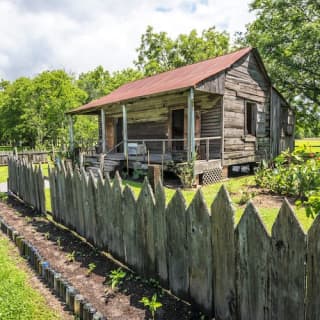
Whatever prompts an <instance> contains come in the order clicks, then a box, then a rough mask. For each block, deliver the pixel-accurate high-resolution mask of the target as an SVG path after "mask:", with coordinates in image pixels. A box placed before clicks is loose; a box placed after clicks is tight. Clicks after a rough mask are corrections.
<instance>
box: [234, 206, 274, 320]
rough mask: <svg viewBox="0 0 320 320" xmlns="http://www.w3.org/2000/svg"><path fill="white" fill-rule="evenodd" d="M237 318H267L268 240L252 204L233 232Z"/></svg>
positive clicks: (269, 256)
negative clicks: (234, 241)
mask: <svg viewBox="0 0 320 320" xmlns="http://www.w3.org/2000/svg"><path fill="white" fill-rule="evenodd" d="M235 240H236V261H237V263H236V265H237V306H238V312H239V315H238V316H239V319H246V320H256V319H259V320H269V319H271V318H270V258H271V239H270V236H269V235H268V232H267V230H266V228H265V226H264V224H263V222H262V220H261V218H260V216H259V214H258V212H257V211H256V209H255V207H254V206H253V204H252V203H249V204H248V205H247V207H246V209H245V212H244V214H243V215H242V217H241V219H240V222H239V224H238V226H237V228H236V232H235Z"/></svg>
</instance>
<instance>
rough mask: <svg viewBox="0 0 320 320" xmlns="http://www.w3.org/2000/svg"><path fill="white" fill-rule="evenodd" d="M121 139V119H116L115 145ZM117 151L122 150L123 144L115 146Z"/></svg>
mask: <svg viewBox="0 0 320 320" xmlns="http://www.w3.org/2000/svg"><path fill="white" fill-rule="evenodd" d="M122 140H123V119H122V118H118V119H116V145H117V144H119V143H120V142H121V141H122ZM116 151H117V152H123V144H121V145H120V146H118V147H117V148H116Z"/></svg>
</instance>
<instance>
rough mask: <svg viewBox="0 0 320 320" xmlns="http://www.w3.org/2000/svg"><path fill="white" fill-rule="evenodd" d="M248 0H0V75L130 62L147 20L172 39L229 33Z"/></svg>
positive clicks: (237, 26) (242, 18)
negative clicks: (211, 31) (212, 29)
mask: <svg viewBox="0 0 320 320" xmlns="http://www.w3.org/2000/svg"><path fill="white" fill-rule="evenodd" d="M249 2H250V0H223V1H221V0H161V1H159V0H158V1H156V0H114V1H111V0H0V79H1V78H3V79H6V80H14V79H16V78H18V77H21V76H27V77H33V76H35V75H36V74H37V73H39V72H42V71H44V70H52V69H64V70H65V71H67V72H73V73H75V74H79V73H81V72H86V71H89V70H93V69H94V68H95V67H97V66H98V65H102V66H103V67H104V68H105V69H106V70H109V71H116V70H120V69H123V68H127V67H133V60H134V59H136V57H137V53H136V48H137V47H139V44H140V38H141V35H142V34H143V33H144V32H145V31H146V28H147V26H148V25H151V26H153V27H154V31H155V32H160V31H166V32H167V33H168V34H169V36H170V37H173V38H175V37H176V36H177V35H178V34H180V33H189V32H190V31H191V30H192V29H196V30H197V31H199V32H201V31H202V30H203V29H207V28H209V27H211V26H216V28H217V30H219V31H223V30H226V31H227V32H229V33H230V35H231V36H232V35H233V34H234V33H235V32H236V31H245V25H246V24H247V23H249V22H251V21H252V20H253V18H254V16H253V14H252V13H250V12H249V9H248V3H249Z"/></svg>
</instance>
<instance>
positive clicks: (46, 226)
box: [0, 198, 201, 320]
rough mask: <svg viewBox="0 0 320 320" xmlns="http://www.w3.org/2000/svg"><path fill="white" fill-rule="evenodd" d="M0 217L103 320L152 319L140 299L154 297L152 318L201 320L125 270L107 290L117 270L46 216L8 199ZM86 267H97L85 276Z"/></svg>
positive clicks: (182, 304) (0, 208)
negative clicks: (158, 304) (158, 305)
mask: <svg viewBox="0 0 320 320" xmlns="http://www.w3.org/2000/svg"><path fill="white" fill-rule="evenodd" d="M0 216H1V217H3V219H4V220H5V221H6V222H7V223H8V224H9V225H11V226H13V227H14V228H15V229H16V230H17V231H18V232H19V233H20V234H21V235H22V236H24V238H25V239H26V240H27V241H29V242H30V243H32V245H34V246H35V247H36V248H37V249H38V251H39V253H40V254H41V255H42V256H43V257H44V258H45V259H46V260H47V261H49V262H50V264H51V267H52V268H54V269H55V270H57V271H58V272H60V273H61V274H62V276H63V277H64V278H66V279H67V280H68V281H69V282H70V283H71V284H72V285H73V286H74V287H75V288H76V289H78V290H79V292H80V294H82V295H83V296H85V297H86V298H87V299H88V300H89V301H90V302H91V303H92V304H93V306H94V307H95V308H97V309H98V310H99V311H100V312H102V313H103V314H104V315H105V316H106V317H107V319H110V320H112V319H113V320H120V319H121V320H126V319H130V320H135V319H137V320H138V319H139V320H140V319H145V320H146V319H150V318H151V314H150V313H149V311H147V310H146V308H145V307H144V306H143V304H142V303H141V302H140V300H141V299H142V298H143V297H148V298H151V297H152V296H153V295H154V294H155V293H157V296H158V301H160V302H161V303H162V305H163V306H162V307H161V308H159V309H158V310H157V315H156V319H170V320H174V319H179V320H180V319H181V320H183V319H200V317H201V314H200V313H199V312H197V311H196V310H193V309H192V306H190V305H189V304H187V303H185V302H183V301H181V300H178V299H177V298H175V297H174V296H172V295H170V294H169V293H167V292H166V291H164V290H162V289H161V287H159V285H158V283H157V282H156V281H154V280H152V279H148V280H144V279H141V278H140V277H139V276H137V275H136V274H134V273H131V272H130V271H128V270H125V271H126V277H125V278H124V279H123V281H122V283H121V284H119V285H118V286H117V288H115V289H112V288H111V285H110V284H109V281H108V280H109V278H108V275H109V274H110V272H111V271H113V270H116V269H118V268H119V264H118V263H116V261H115V260H113V259H112V257H108V256H107V255H106V254H104V253H101V252H99V251H98V250H96V249H95V248H93V247H92V246H91V245H90V244H88V243H86V242H85V241H83V240H82V239H80V238H79V237H78V236H77V235H75V234H74V233H73V232H71V231H70V230H68V229H65V228H64V227H62V226H59V225H57V224H55V223H54V222H52V221H50V217H44V216H39V215H37V214H35V213H34V212H33V211H32V210H31V209H30V208H27V207H25V206H24V205H23V204H22V203H20V202H19V201H17V200H15V199H12V198H10V199H9V200H7V201H0ZM71 256H74V261H72V262H70V261H68V260H70V259H69V257H71ZM89 264H94V265H95V266H96V268H95V269H94V271H93V272H92V273H91V274H90V276H88V266H89Z"/></svg>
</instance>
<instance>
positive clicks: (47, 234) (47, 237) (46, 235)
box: [44, 231, 50, 240]
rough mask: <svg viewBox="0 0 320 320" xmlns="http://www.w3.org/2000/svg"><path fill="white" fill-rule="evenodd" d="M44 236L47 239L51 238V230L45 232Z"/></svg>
mask: <svg viewBox="0 0 320 320" xmlns="http://www.w3.org/2000/svg"><path fill="white" fill-rule="evenodd" d="M44 238H45V239H46V240H49V239H50V232H49V231H48V232H46V233H45V234H44Z"/></svg>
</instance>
